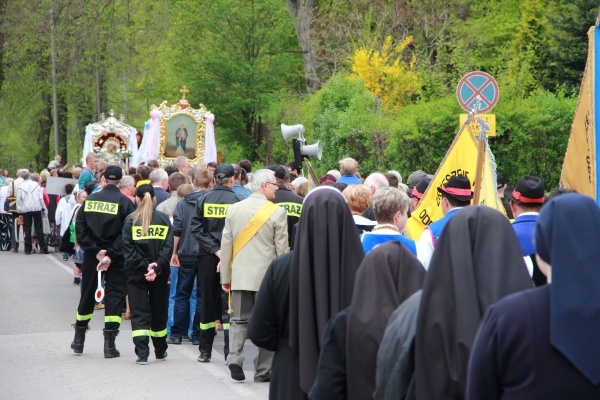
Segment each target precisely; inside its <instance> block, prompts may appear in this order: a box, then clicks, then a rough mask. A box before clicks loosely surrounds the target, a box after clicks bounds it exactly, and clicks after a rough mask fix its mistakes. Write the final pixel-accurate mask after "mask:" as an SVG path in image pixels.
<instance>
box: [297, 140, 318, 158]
mask: <svg viewBox="0 0 600 400" xmlns="http://www.w3.org/2000/svg"><path fill="white" fill-rule="evenodd" d="M300 153H301V154H302V155H303V156H311V157H315V158H316V159H317V160H321V156H322V155H323V146H321V142H317V143H315V144H310V145H308V146H302V147H301V148H300Z"/></svg>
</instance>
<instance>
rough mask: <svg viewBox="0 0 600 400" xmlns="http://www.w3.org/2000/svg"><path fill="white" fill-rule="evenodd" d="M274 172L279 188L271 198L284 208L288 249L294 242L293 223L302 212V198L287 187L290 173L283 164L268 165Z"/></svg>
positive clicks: (294, 223)
mask: <svg viewBox="0 0 600 400" xmlns="http://www.w3.org/2000/svg"><path fill="white" fill-rule="evenodd" d="M267 169H270V170H271V171H273V172H274V173H275V179H276V182H277V187H278V188H279V190H277V191H276V192H275V198H274V199H273V200H271V201H272V202H273V203H275V204H277V205H278V206H280V207H283V208H285V211H286V213H287V222H288V244H289V245H290V249H292V246H293V244H294V225H296V223H297V222H298V220H299V219H300V214H302V202H303V201H304V199H303V198H302V197H300V196H298V195H297V194H296V193H294V192H293V191H292V190H290V189H289V188H288V187H287V184H288V183H289V182H290V173H289V171H288V169H287V168H285V167H284V166H283V165H270V166H268V167H267Z"/></svg>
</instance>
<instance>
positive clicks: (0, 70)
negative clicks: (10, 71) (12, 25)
mask: <svg viewBox="0 0 600 400" xmlns="http://www.w3.org/2000/svg"><path fill="white" fill-rule="evenodd" d="M6 1H7V0H0V20H2V19H4V14H5V13H6ZM4 29H5V25H2V26H0V43H2V44H4V41H5V39H4V36H5V35H4ZM3 82H4V50H2V51H0V88H2V83H3Z"/></svg>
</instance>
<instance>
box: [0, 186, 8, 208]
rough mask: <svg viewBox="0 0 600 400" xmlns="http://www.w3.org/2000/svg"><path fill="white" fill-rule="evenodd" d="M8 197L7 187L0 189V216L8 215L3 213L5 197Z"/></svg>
mask: <svg viewBox="0 0 600 400" xmlns="http://www.w3.org/2000/svg"><path fill="white" fill-rule="evenodd" d="M7 195H8V186H2V187H0V214H10V213H7V212H6V211H4V202H5V201H6V197H7Z"/></svg>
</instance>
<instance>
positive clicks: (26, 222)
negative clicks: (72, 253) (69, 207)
mask: <svg viewBox="0 0 600 400" xmlns="http://www.w3.org/2000/svg"><path fill="white" fill-rule="evenodd" d="M21 215H22V216H23V241H24V242H25V253H26V254H29V253H31V249H32V243H31V236H32V235H31V228H32V227H33V228H35V236H36V237H37V240H38V243H39V244H40V250H41V251H46V250H48V248H47V247H46V243H45V242H44V225H43V224H42V212H41V211H36V212H27V213H24V214H21Z"/></svg>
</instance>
